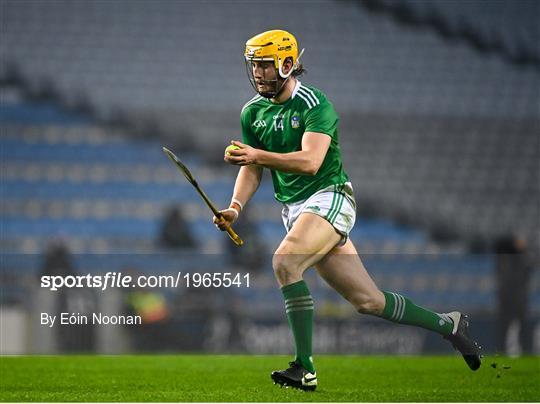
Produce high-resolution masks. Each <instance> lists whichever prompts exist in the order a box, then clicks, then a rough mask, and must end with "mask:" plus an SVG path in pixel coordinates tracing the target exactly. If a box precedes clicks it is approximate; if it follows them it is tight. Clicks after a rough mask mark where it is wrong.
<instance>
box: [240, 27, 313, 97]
mask: <svg viewBox="0 0 540 404" xmlns="http://www.w3.org/2000/svg"><path fill="white" fill-rule="evenodd" d="M303 52H304V49H302V51H301V52H300V55H298V45H297V43H296V39H295V38H294V36H293V35H292V34H290V33H288V32H287V31H282V30H273V31H266V32H263V33H262V34H259V35H256V36H254V37H253V38H251V39H249V40H248V41H247V42H246V50H245V53H244V56H245V65H246V72H247V75H248V78H249V81H250V83H251V85H252V87H253V88H254V89H255V91H256V92H258V93H259V94H260V95H261V96H263V97H265V98H275V97H276V96H278V95H279V94H280V93H281V91H282V90H283V88H284V85H285V83H286V82H287V80H288V79H289V78H290V77H291V75H292V74H293V72H294V71H295V70H296V69H298V67H299V66H300V64H299V59H300V57H301V56H302V54H303ZM288 58H290V59H291V60H292V62H293V66H292V68H291V70H289V72H287V73H284V72H283V65H284V63H285V60H287V59H288ZM254 62H272V64H273V66H274V69H275V74H274V77H271V78H270V77H269V78H266V77H262V78H261V79H259V80H258V81H259V82H261V81H262V82H263V83H264V84H265V85H266V86H268V87H271V89H270V90H266V91H259V90H258V88H257V80H255V76H254V68H253V63H254Z"/></svg>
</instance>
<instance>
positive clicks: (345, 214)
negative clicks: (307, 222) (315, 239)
mask: <svg viewBox="0 0 540 404" xmlns="http://www.w3.org/2000/svg"><path fill="white" fill-rule="evenodd" d="M304 212H309V213H314V214H316V215H319V216H320V217H322V218H324V219H325V220H327V221H328V222H329V223H330V224H331V225H332V226H334V229H336V231H337V232H338V233H339V234H341V236H342V240H341V242H340V245H343V244H345V243H346V242H347V239H348V237H349V233H350V232H351V230H352V228H353V226H354V222H355V221H356V202H355V199H354V191H353V187H352V184H351V183H350V182H346V183H344V184H335V185H330V186H329V187H326V188H323V189H320V190H319V191H317V192H315V193H314V194H313V195H311V196H310V197H309V198H308V199H306V200H305V201H300V202H294V203H285V204H283V209H282V210H281V218H282V220H283V225H284V226H285V229H286V230H287V232H289V231H290V230H291V228H292V227H293V225H294V222H295V221H296V219H298V217H299V216H300V215H301V214H302V213H304Z"/></svg>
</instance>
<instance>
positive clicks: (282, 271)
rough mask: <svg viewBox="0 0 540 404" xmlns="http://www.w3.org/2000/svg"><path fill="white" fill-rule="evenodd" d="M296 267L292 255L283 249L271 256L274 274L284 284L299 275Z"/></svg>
mask: <svg viewBox="0 0 540 404" xmlns="http://www.w3.org/2000/svg"><path fill="white" fill-rule="evenodd" d="M297 267H298V266H297V264H296V262H295V259H294V257H293V256H292V255H291V254H287V253H286V252H285V251H279V252H276V253H275V254H274V256H273V258H272V268H273V269H274V274H275V276H276V278H277V280H278V281H279V282H280V283H281V284H284V285H286V284H288V283H290V282H291V281H295V280H296V278H297V277H298V276H301V274H300V275H299V274H298V272H299V270H298V268H297Z"/></svg>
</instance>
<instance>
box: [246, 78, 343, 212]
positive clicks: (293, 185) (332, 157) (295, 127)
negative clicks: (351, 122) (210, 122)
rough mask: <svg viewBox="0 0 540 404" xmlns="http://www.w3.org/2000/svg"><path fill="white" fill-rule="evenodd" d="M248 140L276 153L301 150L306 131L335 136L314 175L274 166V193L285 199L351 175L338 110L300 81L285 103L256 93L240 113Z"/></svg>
mask: <svg viewBox="0 0 540 404" xmlns="http://www.w3.org/2000/svg"><path fill="white" fill-rule="evenodd" d="M240 120H241V123H242V138H243V142H244V143H245V144H248V145H250V146H252V147H255V148H257V149H262V150H267V151H270V152H275V153H291V152H295V151H299V150H302V136H303V135H304V133H305V132H318V133H324V134H326V135H328V136H330V138H331V139H332V140H331V142H330V147H329V148H328V152H327V153H326V157H325V158H324V161H323V163H322V165H321V167H320V168H319V171H317V174H315V175H305V174H293V173H285V172H282V171H277V170H271V173H272V181H273V183H274V195H275V197H276V199H277V200H278V201H280V202H283V203H292V202H298V201H303V200H305V199H307V198H309V197H310V196H311V195H313V194H314V193H315V192H317V191H318V190H320V189H323V188H326V187H328V186H331V185H334V184H343V183H345V182H347V181H348V180H349V179H348V177H347V174H346V173H345V171H344V170H343V164H342V160H341V151H340V147H339V139H338V121H339V118H338V116H337V113H336V111H335V110H334V107H333V105H332V104H331V103H330V101H328V99H327V98H326V96H325V95H324V94H323V93H322V92H321V91H320V90H318V89H316V88H314V87H310V86H305V85H303V84H301V83H300V81H297V83H296V86H295V88H294V91H293V93H292V96H291V98H289V99H288V100H287V101H285V102H284V103H282V104H274V103H272V102H271V101H270V100H269V99H267V98H264V97H262V96H260V95H256V96H255V97H253V98H252V99H251V100H250V101H248V102H247V103H246V104H245V105H244V108H243V109H242V113H241V115H240Z"/></svg>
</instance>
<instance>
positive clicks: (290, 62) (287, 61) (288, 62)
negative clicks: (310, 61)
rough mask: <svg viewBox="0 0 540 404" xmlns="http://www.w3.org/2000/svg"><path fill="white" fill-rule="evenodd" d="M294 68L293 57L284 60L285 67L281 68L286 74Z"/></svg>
mask: <svg viewBox="0 0 540 404" xmlns="http://www.w3.org/2000/svg"><path fill="white" fill-rule="evenodd" d="M292 68H293V60H292V58H291V57H288V58H286V59H285V60H284V61H283V67H282V69H281V70H282V71H283V73H284V74H287V73H289V72H290V71H291V69H292Z"/></svg>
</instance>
